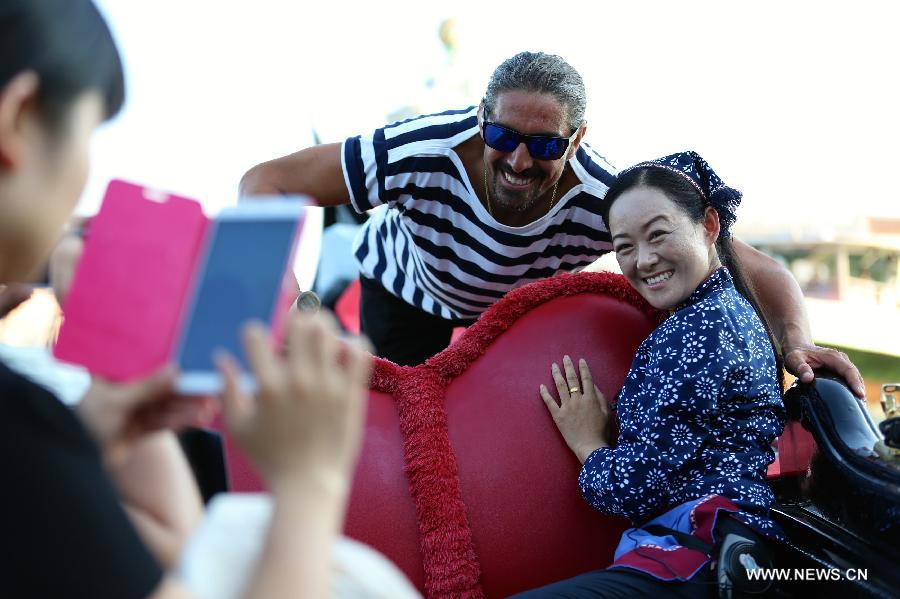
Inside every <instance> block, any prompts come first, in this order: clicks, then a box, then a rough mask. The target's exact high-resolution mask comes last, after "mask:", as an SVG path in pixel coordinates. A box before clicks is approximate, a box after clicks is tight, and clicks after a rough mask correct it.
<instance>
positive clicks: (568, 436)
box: [541, 356, 609, 464]
mask: <svg viewBox="0 0 900 599" xmlns="http://www.w3.org/2000/svg"><path fill="white" fill-rule="evenodd" d="M563 366H564V368H565V370H566V373H565V377H563V374H562V372H560V369H559V366H558V365H557V364H556V363H555V362H554V363H553V367H552V368H551V371H552V374H553V381H554V382H555V383H556V390H557V392H558V393H559V399H560V402H559V405H557V403H556V400H555V399H554V398H553V396H552V395H550V392H549V391H547V388H546V387H545V386H544V385H541V397H542V398H543V400H544V403H545V404H547V409H548V410H550V415H551V416H553V421H554V422H555V423H556V426H557V428H559V432H560V433H562V436H563V438H564V439H565V440H566V444H567V445H568V446H569V449H571V450H572V451H573V452H574V453H575V455H576V456H577V457H578V460H579V461H580V462H581V463H582V464H583V463H584V461H585V460H587V458H588V456H590V455H591V454H592V453H593V452H594V451H595V450H597V449H599V448H600V447H607V446H609V439H608V433H607V430H608V426H607V425H608V423H609V406H608V405H607V403H606V398H605V397H603V394H602V393H600V389H598V388H597V386H596V385H595V384H594V380H593V377H592V375H591V370H590V369H589V368H588V365H587V362H585V361H584V360H580V361H579V367H580V369H581V381H579V380H578V375H577V374H576V373H575V366H574V365H573V364H572V360H571V358H569V356H565V357H564V358H563Z"/></svg>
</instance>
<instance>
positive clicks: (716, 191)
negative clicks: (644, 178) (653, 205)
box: [620, 151, 741, 237]
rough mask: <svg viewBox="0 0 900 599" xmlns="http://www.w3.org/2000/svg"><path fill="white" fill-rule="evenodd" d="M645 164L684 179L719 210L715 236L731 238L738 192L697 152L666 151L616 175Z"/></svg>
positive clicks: (738, 204) (735, 217) (739, 197)
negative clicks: (660, 156) (717, 234)
mask: <svg viewBox="0 0 900 599" xmlns="http://www.w3.org/2000/svg"><path fill="white" fill-rule="evenodd" d="M647 166H650V167H656V168H664V169H666V170H668V171H671V172H673V173H675V174H677V175H680V176H682V177H684V178H685V179H687V180H688V181H689V182H690V183H691V185H693V186H694V188H695V189H696V190H697V191H698V192H699V193H700V195H701V196H702V197H703V199H704V200H706V201H707V202H708V203H709V205H711V206H712V207H713V208H715V209H716V212H718V213H719V227H720V232H719V235H720V236H721V237H731V226H732V225H733V224H734V221H736V220H737V208H738V206H740V204H741V192H739V191H738V190H736V189H733V188H731V187H728V186H727V185H725V183H723V182H722V179H720V178H719V176H718V175H717V174H716V173H715V171H714V170H712V168H710V166H709V163H708V162H706V160H704V159H703V157H702V156H700V154H698V153H697V152H694V151H687V152H678V153H677V154H670V155H669V156H663V157H662V158H657V159H656V160H649V161H647V162H641V163H639V164H635V165H634V166H631V167H628V168H627V169H625V170H624V171H622V172H621V173H620V175H622V174H625V173H627V172H628V171H631V170H634V169H636V168H642V167H647Z"/></svg>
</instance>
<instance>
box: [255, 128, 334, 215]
mask: <svg viewBox="0 0 900 599" xmlns="http://www.w3.org/2000/svg"><path fill="white" fill-rule="evenodd" d="M239 193H240V195H241V197H243V196H248V195H287V194H296V193H302V194H306V195H308V196H310V197H312V198H314V199H315V200H316V203H317V204H318V205H319V206H338V205H340V204H347V203H349V202H350V193H349V192H348V191H347V185H346V183H345V182H344V171H343V168H342V166H341V144H339V143H331V144H322V145H318V146H312V147H311V148H306V149H305V150H300V151H299V152H295V153H294V154H290V155H288V156H284V157H282V158H275V159H274V160H269V161H268V162H263V163H262V164H257V165H256V166H254V167H253V168H251V169H250V170H249V171H247V172H246V173H245V174H244V176H243V177H242V178H241V184H240V191H239Z"/></svg>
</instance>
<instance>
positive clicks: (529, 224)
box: [241, 52, 862, 394]
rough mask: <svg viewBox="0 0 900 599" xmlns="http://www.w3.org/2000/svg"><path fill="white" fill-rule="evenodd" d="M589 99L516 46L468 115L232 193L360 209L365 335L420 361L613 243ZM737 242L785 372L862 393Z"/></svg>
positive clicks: (278, 163) (334, 148) (279, 164)
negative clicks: (512, 298) (490, 311)
mask: <svg viewBox="0 0 900 599" xmlns="http://www.w3.org/2000/svg"><path fill="white" fill-rule="evenodd" d="M586 104H587V100H586V95H585V89H584V82H583V81H582V78H581V75H579V74H578V72H577V71H576V70H575V69H574V68H572V66H571V65H569V64H568V63H567V62H566V61H565V60H563V59H562V58H560V57H559V56H554V55H551V54H545V53H543V52H521V53H519V54H516V55H515V56H513V57H512V58H509V59H507V60H505V61H504V62H503V63H502V64H501V65H500V66H498V67H497V69H496V70H495V71H494V73H493V75H492V76H491V79H490V82H489V83H488V87H487V91H486V92H485V95H484V98H483V100H482V102H481V104H480V106H478V107H475V106H473V107H470V108H467V109H463V110H450V111H447V112H443V113H440V114H433V115H427V116H421V117H417V118H413V119H410V120H407V121H403V122H398V123H394V124H391V125H387V126H385V127H382V128H380V129H376V130H375V131H374V132H373V133H372V134H370V135H364V136H356V137H351V138H349V139H347V140H346V141H344V142H343V143H342V144H339V143H335V144H324V145H318V146H314V147H311V148H307V149H305V150H301V151H300V152H297V153H295V154H291V155H289V156H285V157H283V158H278V159H275V160H271V161H269V162H264V163H262V164H260V165H257V166H255V167H253V168H252V169H250V170H249V171H248V172H247V173H246V174H245V175H244V178H243V179H242V180H241V195H254V194H290V193H305V194H308V195H310V196H312V197H313V198H315V199H316V201H317V202H318V203H319V205H322V206H335V205H338V204H346V203H348V202H350V203H352V205H353V207H354V208H355V209H356V210H357V211H359V212H364V211H372V212H371V214H370V218H369V220H368V221H367V222H366V224H365V225H364V227H363V229H362V230H361V231H360V234H359V235H358V236H357V238H356V241H355V243H354V253H355V255H356V259H357V261H358V263H359V267H360V282H361V287H362V294H361V306H360V322H361V326H362V330H363V332H364V333H365V334H367V335H368V336H369V338H370V339H371V340H372V343H373V345H374V346H375V351H376V353H377V354H378V355H379V356H382V357H385V358H388V359H390V360H393V361H394V362H396V363H398V364H401V365H412V364H418V363H420V362H423V361H424V360H426V359H427V358H428V357H430V356H432V355H433V354H435V353H437V352H438V351H440V350H441V349H443V348H444V347H446V346H447V344H448V342H449V340H450V337H451V334H452V331H453V328H454V327H455V326H459V325H466V324H470V323H471V322H473V321H474V320H475V319H477V318H478V316H479V315H480V314H481V313H482V312H484V310H485V309H487V308H488V307H489V306H490V305H491V304H493V303H494V302H496V301H497V300H498V299H500V298H501V297H503V296H504V295H505V294H506V293H507V292H508V291H510V290H511V289H514V288H516V287H520V286H522V285H525V284H527V283H530V282H532V281H536V280H538V279H542V278H545V277H549V276H552V275H554V274H556V273H558V272H564V271H574V270H578V269H580V268H582V267H584V266H586V265H587V264H590V263H591V262H593V261H594V260H596V259H597V258H598V257H599V256H600V255H602V254H604V253H606V252H608V251H610V250H611V249H612V245H611V240H610V236H609V232H608V231H607V229H606V226H605V225H604V224H603V219H602V217H601V206H602V204H603V198H604V196H605V194H606V191H607V189H608V187H609V185H610V183H611V182H612V180H613V179H614V177H615V171H614V169H613V168H612V167H611V166H610V165H609V164H608V163H607V161H606V160H605V159H604V158H603V157H602V156H600V155H599V154H598V153H596V152H595V151H593V150H592V149H591V148H590V146H588V144H586V143H583V138H584V134H585V130H586V121H585V116H584V115H585V107H586ZM373 209H375V210H373ZM734 247H735V251H736V253H737V254H738V257H739V259H740V260H741V261H742V262H743V264H744V266H745V268H746V271H747V273H748V275H749V278H750V279H751V282H752V283H753V285H754V287H755V288H756V290H757V294H758V295H759V297H760V300H761V303H762V304H763V310H764V311H765V312H766V316H767V317H768V319H769V321H770V323H771V325H772V327H773V332H774V333H775V335H776V337H777V340H778V341H779V342H780V343H781V344H782V348H783V351H784V352H785V361H786V363H787V365H788V369H789V370H790V371H791V372H793V373H794V374H800V375H802V378H803V380H805V381H809V380H812V370H811V369H810V366H813V367H819V366H823V365H825V366H830V367H832V368H833V369H834V370H836V371H837V372H838V373H840V374H842V375H844V376H845V378H847V380H848V381H850V382H851V384H854V386H855V387H861V384H862V383H861V379H860V378H859V374H858V372H856V370H855V368H854V367H853V365H852V364H850V362H849V361H848V360H847V359H846V356H844V355H843V354H839V353H838V352H835V351H834V350H830V349H825V348H819V347H816V346H814V345H813V344H812V342H811V340H810V336H809V325H808V322H807V320H806V315H805V311H804V308H803V296H802V294H801V292H800V288H799V286H798V285H797V283H796V281H795V280H794V279H793V277H792V275H791V274H790V272H788V271H787V270H786V269H785V268H784V267H782V266H781V265H779V264H778V263H777V262H775V261H774V260H773V259H771V258H769V257H768V256H766V255H764V254H762V253H760V252H758V251H756V250H754V249H753V248H751V247H750V246H749V245H747V244H744V243H741V242H739V241H737V240H735V244H734ZM857 393H858V394H862V391H859V390H858V389H857Z"/></svg>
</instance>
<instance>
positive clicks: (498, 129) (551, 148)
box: [481, 121, 578, 160]
mask: <svg viewBox="0 0 900 599" xmlns="http://www.w3.org/2000/svg"><path fill="white" fill-rule="evenodd" d="M481 130H482V133H483V135H484V143H486V144H487V145H488V146H490V147H491V148H494V149H495V150H498V151H500V152H513V151H515V149H516V148H518V147H519V144H520V143H524V144H525V147H526V148H528V153H529V154H531V157H532V158H534V159H535V160H557V159H559V158H560V157H562V155H563V154H565V153H566V148H568V147H569V141H570V140H571V139H572V136H574V135H575V133H577V132H578V130H577V129H576V130H575V131H574V132H573V133H572V136H570V137H554V136H551V135H525V134H524V133H519V132H518V131H514V130H513V129H507V128H506V127H504V126H502V125H498V124H496V123H491V122H489V121H484V122H483V123H482V125H481Z"/></svg>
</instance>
